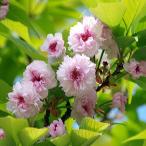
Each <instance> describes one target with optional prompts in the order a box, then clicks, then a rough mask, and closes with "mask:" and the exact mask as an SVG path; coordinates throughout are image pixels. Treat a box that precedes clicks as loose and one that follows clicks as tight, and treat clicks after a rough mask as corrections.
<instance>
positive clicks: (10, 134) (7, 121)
mask: <svg viewBox="0 0 146 146" xmlns="http://www.w3.org/2000/svg"><path fill="white" fill-rule="evenodd" d="M27 126H28V123H27V120H25V119H15V118H13V117H10V116H7V117H5V118H0V127H1V128H3V129H4V131H5V132H6V141H8V142H9V141H10V142H11V143H13V144H14V145H15V144H16V145H19V144H20V140H19V137H18V135H19V132H20V131H21V129H23V128H24V127H27ZM6 146H8V145H6ZM9 146H10V145H9ZM12 146H13V145H12Z"/></svg>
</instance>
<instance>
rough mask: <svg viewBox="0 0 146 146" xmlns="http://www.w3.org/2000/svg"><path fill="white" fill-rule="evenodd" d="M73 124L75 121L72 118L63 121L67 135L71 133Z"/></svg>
mask: <svg viewBox="0 0 146 146" xmlns="http://www.w3.org/2000/svg"><path fill="white" fill-rule="evenodd" d="M74 122H75V120H74V119H73V118H68V119H67V120H66V121H65V128H66V130H67V132H68V133H70V132H71V131H72V129H73V124H74Z"/></svg>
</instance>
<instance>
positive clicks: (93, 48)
mask: <svg viewBox="0 0 146 146" xmlns="http://www.w3.org/2000/svg"><path fill="white" fill-rule="evenodd" d="M68 44H69V47H70V48H71V50H72V51H73V54H74V56H72V57H70V56H69V55H70V54H67V55H66V48H65V45H64V40H63V37H62V34H61V33H56V34H55V35H53V34H48V36H47V38H46V40H45V41H44V43H43V44H42V46H41V50H42V51H45V52H47V55H48V63H45V62H44V61H40V60H34V61H33V62H32V63H30V64H29V65H28V66H27V67H26V70H25V71H24V73H23V80H22V81H21V82H18V83H16V84H15V85H14V87H13V91H12V92H11V93H9V94H8V96H9V102H8V106H7V107H8V109H9V111H12V112H13V113H14V114H15V115H16V117H23V118H29V117H33V116H35V115H36V114H37V113H38V112H39V111H40V110H41V108H42V106H43V103H44V102H46V101H45V100H44V99H46V100H48V98H49V97H48V98H47V96H48V91H49V89H52V88H54V87H56V86H57V87H58V86H60V87H61V88H62V90H63V91H64V92H65V95H66V96H70V97H74V103H73V106H72V113H71V115H72V117H74V118H75V119H77V121H80V120H81V119H82V118H83V117H85V116H90V117H93V116H94V114H95V112H94V110H95V105H96V100H97V95H96V72H97V70H96V64H95V62H94V63H93V62H92V61H91V60H92V59H93V58H92V57H94V56H97V55H98V52H101V49H103V50H105V52H106V54H107V56H108V59H110V58H113V57H117V56H118V54H119V49H118V47H117V44H116V42H115V41H114V39H113V35H112V32H111V30H110V29H109V28H108V27H107V26H106V25H105V24H103V23H102V22H101V21H100V20H99V19H96V18H94V17H92V16H85V17H84V18H83V20H82V22H78V23H77V24H76V25H75V26H73V27H71V29H70V33H69V37H68ZM91 58H92V59H91ZM95 58H96V57H95ZM54 62H55V63H56V64H57V63H58V62H59V63H60V64H59V67H58V65H57V67H58V68H57V69H56V68H55V69H56V70H55V71H53V69H52V68H51V64H53V63H54ZM55 73H56V74H55ZM56 78H57V80H58V82H57V80H56ZM48 109H50V108H49V107H48ZM49 128H50V135H51V136H52V137H56V136H58V135H60V134H63V133H64V132H65V129H64V127H63V123H62V121H61V120H59V121H54V122H53V123H52V124H51V125H50V127H49Z"/></svg>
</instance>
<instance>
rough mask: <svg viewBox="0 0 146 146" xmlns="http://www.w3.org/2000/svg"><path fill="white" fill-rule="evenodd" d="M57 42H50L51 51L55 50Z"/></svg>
mask: <svg viewBox="0 0 146 146" xmlns="http://www.w3.org/2000/svg"><path fill="white" fill-rule="evenodd" d="M56 46H57V42H54V43H52V44H50V46H49V49H50V51H51V52H56Z"/></svg>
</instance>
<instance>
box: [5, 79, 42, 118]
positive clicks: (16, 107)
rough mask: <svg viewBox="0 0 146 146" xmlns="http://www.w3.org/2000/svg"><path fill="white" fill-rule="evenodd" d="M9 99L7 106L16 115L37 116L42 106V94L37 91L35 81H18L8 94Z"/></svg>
mask: <svg viewBox="0 0 146 146" xmlns="http://www.w3.org/2000/svg"><path fill="white" fill-rule="evenodd" d="M8 96H9V101H8V104H7V108H8V110H9V111H11V112H13V113H14V114H15V115H16V117H20V118H29V117H33V116H35V115H36V114H37V113H38V112H39V111H40V108H41V107H42V102H41V101H40V95H39V94H38V93H37V92H36V90H35V88H34V86H33V83H32V82H30V81H27V82H26V81H25V82H22V83H20V82H17V83H16V84H15V85H14V87H13V91H12V92H10V93H9V94H8Z"/></svg>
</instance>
